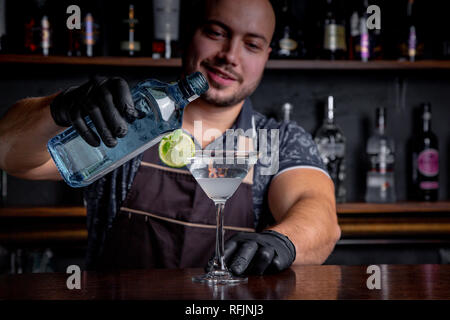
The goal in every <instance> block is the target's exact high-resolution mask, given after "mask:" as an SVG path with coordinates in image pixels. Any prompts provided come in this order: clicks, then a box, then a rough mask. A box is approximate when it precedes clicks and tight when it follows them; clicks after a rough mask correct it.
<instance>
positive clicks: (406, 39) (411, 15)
mask: <svg viewBox="0 0 450 320" xmlns="http://www.w3.org/2000/svg"><path fill="white" fill-rule="evenodd" d="M417 21H418V19H417V12H416V10H415V6H414V0H408V4H407V7H406V19H405V25H404V27H403V32H402V33H401V35H400V36H401V39H400V41H399V46H398V47H399V58H400V60H408V61H410V62H414V61H416V60H417V59H420V58H422V56H423V52H424V44H423V40H422V37H421V36H420V35H419V34H418V33H419V30H418V23H417Z"/></svg>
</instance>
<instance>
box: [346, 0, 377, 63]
mask: <svg viewBox="0 0 450 320" xmlns="http://www.w3.org/2000/svg"><path fill="white" fill-rule="evenodd" d="M368 7H369V1H368V0H362V1H361V2H360V5H359V6H358V7H357V8H355V10H354V11H353V13H352V15H351V17H350V38H349V59H350V60H360V61H364V62H367V61H369V60H377V59H381V58H382V53H383V52H382V49H383V48H382V39H381V30H379V29H374V30H369V29H368V27H367V19H368V14H367V8H368Z"/></svg>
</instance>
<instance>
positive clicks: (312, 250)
mask: <svg viewBox="0 0 450 320" xmlns="http://www.w3.org/2000/svg"><path fill="white" fill-rule="evenodd" d="M268 229H271V230H275V231H278V232H280V233H282V234H284V235H286V236H287V237H288V238H289V239H290V240H291V241H292V242H293V243H294V245H295V248H296V252H297V256H296V259H295V262H294V264H322V263H323V262H324V261H325V260H326V259H327V257H328V256H329V255H330V253H331V252H332V251H333V248H334V246H335V244H336V242H337V241H338V240H339V238H340V234H341V232H340V228H339V225H338V223H337V218H336V209H335V205H334V203H333V202H332V201H329V200H325V199H323V198H320V197H314V196H310V197H304V198H302V199H300V200H299V201H297V202H296V203H295V204H294V205H293V206H292V207H291V208H290V209H289V211H288V212H287V214H286V215H285V216H284V218H283V219H282V220H281V221H279V223H278V224H276V225H274V226H272V227H270V228H268Z"/></svg>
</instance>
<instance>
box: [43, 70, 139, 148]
mask: <svg viewBox="0 0 450 320" xmlns="http://www.w3.org/2000/svg"><path fill="white" fill-rule="evenodd" d="M50 112H51V115H52V117H53V120H54V121H55V123H56V124H57V125H59V126H63V127H68V126H73V128H74V129H75V130H76V131H77V132H78V134H79V135H80V136H81V137H82V138H83V139H84V140H85V141H86V142H87V143H89V144H90V145H91V146H93V147H98V146H99V145H100V139H99V137H98V136H97V134H95V132H94V131H93V130H92V129H91V128H89V127H88V126H87V125H86V122H85V120H84V117H86V116H87V115H89V117H90V118H91V120H92V122H93V124H94V126H95V128H96V129H97V132H98V133H99V135H100V137H101V139H102V141H103V143H104V144H105V145H106V146H108V147H114V146H115V145H116V144H117V140H116V138H122V137H124V136H125V135H126V134H127V130H128V128H127V123H126V121H128V122H130V123H131V122H133V121H134V120H135V119H136V118H139V117H140V113H139V112H138V110H136V109H135V107H134V103H133V99H132V97H131V93H130V89H129V87H128V84H127V82H126V81H125V80H124V79H122V78H110V79H106V78H100V77H94V78H92V79H91V80H89V81H88V82H86V83H85V84H83V85H81V86H79V87H71V88H69V89H67V90H65V91H63V92H62V93H60V94H59V95H57V96H56V97H55V99H54V100H53V101H52V103H51V104H50Z"/></svg>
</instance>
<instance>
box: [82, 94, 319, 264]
mask: <svg viewBox="0 0 450 320" xmlns="http://www.w3.org/2000/svg"><path fill="white" fill-rule="evenodd" d="M232 128H233V129H236V128H240V129H243V130H244V131H246V130H248V129H252V128H253V129H256V131H257V132H258V131H259V130H261V129H266V130H267V133H268V134H267V146H268V147H267V149H268V152H267V154H266V157H262V158H260V159H259V160H258V162H257V163H256V164H255V167H254V177H253V186H252V193H253V209H254V214H255V217H254V221H255V228H256V230H257V231H258V230H261V229H263V228H264V227H265V226H267V225H268V224H272V223H273V222H274V220H273V217H272V214H271V213H270V210H269V206H268V203H267V201H268V200H267V192H268V189H269V185H270V183H271V181H272V179H273V178H274V177H276V176H277V175H279V174H281V173H283V172H285V171H287V170H291V169H295V168H312V169H317V170H320V171H322V172H324V174H326V175H328V173H327V171H326V168H325V166H324V164H323V163H322V160H321V158H320V156H319V153H318V150H317V146H316V144H315V143H314V141H313V140H312V137H311V135H310V134H309V133H308V132H306V131H305V130H304V129H303V128H302V127H300V126H298V125H297V124H295V123H294V122H284V121H283V122H277V121H275V120H274V119H273V118H267V117H266V116H264V115H262V114H261V113H258V112H256V111H254V110H253V108H252V105H251V102H250V99H247V100H246V101H245V103H244V106H243V108H242V110H241V112H240V114H239V116H238V118H237V120H236V122H235V124H234V125H233V127H232ZM271 130H277V131H278V139H279V148H276V150H273V152H277V153H278V154H277V155H276V156H277V158H278V159H279V161H278V165H277V168H276V171H275V172H271V171H273V164H274V163H273V161H270V159H271V158H273V157H272V156H273V153H271V152H270V151H271V148H270V146H271V145H272V141H271V139H272V135H271ZM222 137H223V136H222ZM217 140H218V139H217ZM215 142H216V141H214V142H212V143H211V145H210V147H212V146H213V145H214V143H215ZM142 156H143V155H142V154H141V155H139V156H137V157H135V158H134V159H132V160H130V161H128V162H127V163H125V164H124V165H122V166H121V167H119V168H117V169H116V170H114V171H112V172H111V173H109V174H107V175H106V176H104V177H102V178H101V179H99V180H97V181H95V182H94V183H92V184H91V185H89V186H87V187H85V189H84V196H85V200H86V205H87V228H88V248H87V256H86V268H87V269H94V268H95V265H96V259H97V257H98V256H99V253H100V251H101V248H102V245H103V242H104V239H105V235H106V230H107V229H108V228H111V226H112V222H113V220H114V218H115V217H116V215H117V213H118V212H119V209H120V205H121V203H122V201H123V200H124V199H125V197H126V195H127V192H128V191H129V190H130V189H131V185H132V183H133V179H134V177H135V175H136V173H137V171H138V169H139V166H140V162H141V160H142ZM160 165H163V164H162V163H160ZM186 170H187V169H186ZM267 173H272V174H267ZM299 183H301V181H299Z"/></svg>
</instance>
